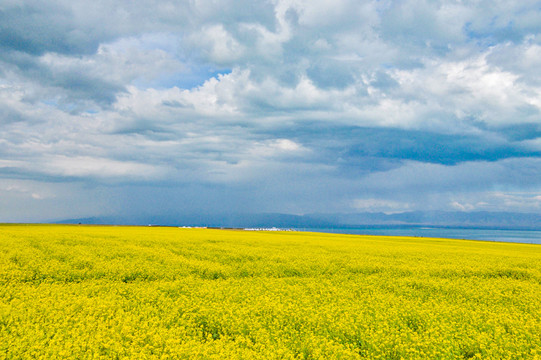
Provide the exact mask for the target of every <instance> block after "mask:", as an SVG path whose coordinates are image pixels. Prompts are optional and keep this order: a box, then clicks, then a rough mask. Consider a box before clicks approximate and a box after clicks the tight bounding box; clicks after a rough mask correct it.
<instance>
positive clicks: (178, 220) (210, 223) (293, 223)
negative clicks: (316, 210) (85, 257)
mask: <svg viewBox="0 0 541 360" xmlns="http://www.w3.org/2000/svg"><path fill="white" fill-rule="evenodd" d="M54 222H55V223H63V224H77V223H82V224H114V225H163V226H207V227H229V228H247V227H273V226H274V227H278V228H316V229H324V228H336V227H343V228H352V227H364V226H392V227H400V226H440V227H464V228H499V229H541V214H535V213H511V212H486V211H477V212H459V211H413V212H403V213H396V214H384V213H371V212H363V213H343V214H306V215H288V214H275V213H264V214H214V215H207V214H204V215H203V214H189V215H186V214H184V215H154V216H131V217H122V216H103V217H89V218H81V219H67V220H61V221H54Z"/></svg>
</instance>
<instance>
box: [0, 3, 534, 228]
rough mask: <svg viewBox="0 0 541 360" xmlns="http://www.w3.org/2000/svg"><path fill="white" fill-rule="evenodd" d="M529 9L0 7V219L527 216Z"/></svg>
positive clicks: (530, 207) (530, 198)
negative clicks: (440, 213)
mask: <svg viewBox="0 0 541 360" xmlns="http://www.w3.org/2000/svg"><path fill="white" fill-rule="evenodd" d="M540 74H541V4H540V2H539V1H537V0H536V1H527V0H525V1H517V2H512V1H476V2H462V1H420V0H404V1H386V0H381V1H347V0H333V1H303V0H283V1H280V0H276V1H254V0H250V1H225V0H224V1H206V0H190V1H81V0H70V1H64V0H62V1H60V0H51V1H46V2H44V1H32V0H24V1H11V0H0V123H1V125H0V221H4V222H27V221H28V222H34V221H49V220H55V219H66V218H79V217H80V218H82V217H90V216H126V217H139V216H145V215H152V214H172V215H175V214H179V215H181V214H223V213H229V212H230V213H245V214H256V213H283V214H297V215H300V214H309V213H333V212H337V213H356V212H384V213H388V214H390V213H400V212H406V211H437V210H442V211H465V212H472V211H498V212H502V211H505V212H529V213H539V212H540V210H541V75H540Z"/></svg>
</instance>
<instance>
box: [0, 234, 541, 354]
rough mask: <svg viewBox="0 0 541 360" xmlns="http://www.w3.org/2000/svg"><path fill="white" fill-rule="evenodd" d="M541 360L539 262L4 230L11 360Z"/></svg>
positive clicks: (312, 237) (313, 241)
mask: <svg viewBox="0 0 541 360" xmlns="http://www.w3.org/2000/svg"><path fill="white" fill-rule="evenodd" d="M470 358H471V359H541V247H540V246H539V245H528V244H509V243H494V242H480V241H464V240H445V239H421V238H391V237H376V236H354V235H336V234H332V235H331V234H315V233H299V232H247V231H229V230H205V229H179V228H157V227H102V226H57V225H26V226H25V225H2V226H0V359H423V360H424V359H470Z"/></svg>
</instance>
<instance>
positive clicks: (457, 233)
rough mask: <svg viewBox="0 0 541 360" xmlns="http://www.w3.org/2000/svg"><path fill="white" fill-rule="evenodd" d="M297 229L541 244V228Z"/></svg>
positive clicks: (302, 229) (300, 229) (301, 229)
mask: <svg viewBox="0 0 541 360" xmlns="http://www.w3.org/2000/svg"><path fill="white" fill-rule="evenodd" d="M295 230H298V231H313V232H325V233H338V234H359V235H387V236H418V237H436V238H449V239H468V240H484V241H501V242H516V243H526V244H541V231H540V230H500V229H462V228H438V227H357V228H322V229H316V228H299V229H295Z"/></svg>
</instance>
